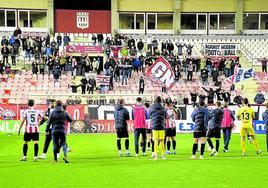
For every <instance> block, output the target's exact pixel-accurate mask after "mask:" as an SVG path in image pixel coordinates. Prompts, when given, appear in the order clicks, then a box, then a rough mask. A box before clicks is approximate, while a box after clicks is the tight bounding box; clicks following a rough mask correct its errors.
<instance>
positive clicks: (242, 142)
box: [241, 140, 246, 153]
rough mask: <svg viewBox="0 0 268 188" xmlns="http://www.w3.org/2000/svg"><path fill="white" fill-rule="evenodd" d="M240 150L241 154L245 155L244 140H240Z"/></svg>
mask: <svg viewBox="0 0 268 188" xmlns="http://www.w3.org/2000/svg"><path fill="white" fill-rule="evenodd" d="M241 148H242V152H243V153H245V152H246V147H245V140H241Z"/></svg>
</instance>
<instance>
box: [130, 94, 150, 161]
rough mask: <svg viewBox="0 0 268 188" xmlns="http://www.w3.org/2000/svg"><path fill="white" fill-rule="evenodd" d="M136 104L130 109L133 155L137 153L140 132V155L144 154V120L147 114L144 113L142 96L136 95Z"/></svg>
mask: <svg viewBox="0 0 268 188" xmlns="http://www.w3.org/2000/svg"><path fill="white" fill-rule="evenodd" d="M136 102H137V103H136V105H135V106H134V108H133V110H132V117H133V120H134V142H135V155H136V157H138V155H139V138H140V134H141V136H142V155H143V156H145V155H146V153H145V152H146V123H145V120H146V119H148V116H149V115H148V114H146V112H147V111H146V109H145V107H144V105H143V104H142V98H141V97H138V98H137V99H136Z"/></svg>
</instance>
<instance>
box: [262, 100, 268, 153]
mask: <svg viewBox="0 0 268 188" xmlns="http://www.w3.org/2000/svg"><path fill="white" fill-rule="evenodd" d="M262 119H263V121H264V125H265V132H266V151H268V103H266V110H265V112H263V113H262Z"/></svg>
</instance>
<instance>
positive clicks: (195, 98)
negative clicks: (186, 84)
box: [190, 91, 198, 107]
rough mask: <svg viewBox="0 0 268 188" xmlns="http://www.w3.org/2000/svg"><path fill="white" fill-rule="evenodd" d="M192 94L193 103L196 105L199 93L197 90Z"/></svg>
mask: <svg viewBox="0 0 268 188" xmlns="http://www.w3.org/2000/svg"><path fill="white" fill-rule="evenodd" d="M190 95H191V103H192V105H193V107H195V106H196V101H197V95H198V94H197V91H194V92H192V93H190Z"/></svg>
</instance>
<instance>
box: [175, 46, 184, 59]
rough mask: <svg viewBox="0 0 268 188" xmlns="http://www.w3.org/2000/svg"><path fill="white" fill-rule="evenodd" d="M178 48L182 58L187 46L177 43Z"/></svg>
mask: <svg viewBox="0 0 268 188" xmlns="http://www.w3.org/2000/svg"><path fill="white" fill-rule="evenodd" d="M176 46H177V48H178V55H179V56H182V54H183V47H184V46H185V44H182V43H176Z"/></svg>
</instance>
